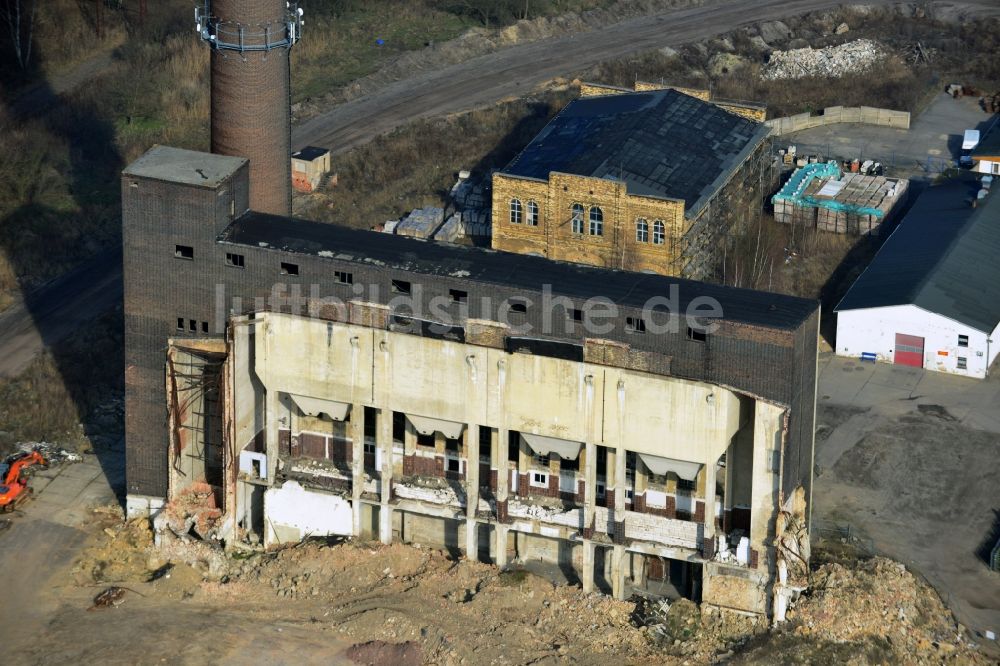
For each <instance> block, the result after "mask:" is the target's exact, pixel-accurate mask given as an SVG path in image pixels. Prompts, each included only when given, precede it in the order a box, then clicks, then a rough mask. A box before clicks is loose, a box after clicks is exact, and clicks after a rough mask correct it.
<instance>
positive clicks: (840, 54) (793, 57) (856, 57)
mask: <svg viewBox="0 0 1000 666" xmlns="http://www.w3.org/2000/svg"><path fill="white" fill-rule="evenodd" d="M885 57H886V52H885V50H884V49H883V48H882V45H881V44H879V43H878V42H875V41H872V40H870V39H858V40H855V41H853V42H848V43H846V44H841V45H840V46H831V47H829V48H825V49H812V48H805V49H794V50H792V51H774V52H773V53H771V58H770V60H769V61H768V63H767V65H766V66H765V67H764V71H763V74H762V76H763V78H764V79H767V80H776V79H800V78H803V77H807V76H824V77H838V76H843V75H844V74H850V73H854V72H866V71H869V70H870V69H872V68H873V67H875V65H877V64H878V63H880V62H881V61H882V60H883V59H885Z"/></svg>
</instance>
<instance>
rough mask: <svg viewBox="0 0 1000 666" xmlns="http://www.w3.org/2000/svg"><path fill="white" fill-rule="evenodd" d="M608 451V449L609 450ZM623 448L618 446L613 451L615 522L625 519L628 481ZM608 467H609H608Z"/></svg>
mask: <svg viewBox="0 0 1000 666" xmlns="http://www.w3.org/2000/svg"><path fill="white" fill-rule="evenodd" d="M609 453H610V451H609ZM625 458H626V456H625V449H624V448H619V449H618V450H617V451H616V452H615V463H614V465H615V466H614V470H615V522H621V521H623V520H625V489H626V488H627V487H628V482H627V480H626V478H625V462H626V460H625ZM608 465H609V466H610V465H611V461H610V460H609V461H608ZM609 469H610V467H609Z"/></svg>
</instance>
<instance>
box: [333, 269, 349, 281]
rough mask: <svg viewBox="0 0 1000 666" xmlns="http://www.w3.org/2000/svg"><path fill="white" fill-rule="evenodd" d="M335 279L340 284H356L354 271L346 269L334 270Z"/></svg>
mask: <svg viewBox="0 0 1000 666" xmlns="http://www.w3.org/2000/svg"><path fill="white" fill-rule="evenodd" d="M333 279H334V280H335V281H336V282H339V283H340V284H354V273H347V272H345V271H334V272H333Z"/></svg>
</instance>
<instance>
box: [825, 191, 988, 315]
mask: <svg viewBox="0 0 1000 666" xmlns="http://www.w3.org/2000/svg"><path fill="white" fill-rule="evenodd" d="M977 189H978V184H977V183H976V182H975V181H970V180H958V181H952V182H949V183H947V184H944V185H939V186H937V187H931V188H929V189H928V190H927V191H925V192H924V193H923V194H922V195H921V196H920V198H919V199H917V201H916V203H914V204H913V208H912V209H911V210H910V212H909V213H908V214H907V215H906V217H905V218H903V220H902V222H900V223H899V227H898V228H897V229H896V230H895V231H894V232H893V233H892V235H891V236H889V239H888V240H887V241H886V242H885V245H883V246H882V249H881V250H879V252H878V254H877V255H875V259H873V260H872V263H871V265H870V266H868V268H867V270H865V272H864V273H862V274H861V277H859V278H858V279H857V281H856V282H855V283H854V284H853V285H852V286H851V288H850V290H849V291H848V292H847V295H846V296H844V298H843V300H842V301H841V302H840V305H838V306H837V311H842V310H858V309H862V308H877V307H885V306H892V305H916V306H918V307H920V308H923V309H924V310H927V311H928V312H934V313H937V314H939V315H942V316H944V317H948V318H949V319H953V320H955V321H957V322H961V323H963V324H967V325H969V326H972V327H973V328H975V329H976V330H979V331H983V332H986V333H991V332H992V331H993V330H994V329H995V328H996V326H997V323H998V322H1000V262H998V261H997V257H1000V195H998V194H996V193H994V194H993V195H992V196H989V197H987V198H986V199H985V200H983V201H980V202H979V204H978V206H977V207H976V208H972V205H971V202H972V200H973V198H974V197H975V195H976V191H977Z"/></svg>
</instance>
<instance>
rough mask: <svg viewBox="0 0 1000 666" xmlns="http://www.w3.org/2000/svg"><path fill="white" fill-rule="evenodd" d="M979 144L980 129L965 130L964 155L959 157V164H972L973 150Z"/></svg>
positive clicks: (963, 138)
mask: <svg viewBox="0 0 1000 666" xmlns="http://www.w3.org/2000/svg"><path fill="white" fill-rule="evenodd" d="M978 145H979V130H965V136H963V137H962V156H961V157H959V158H958V164H959V166H964V167H971V166H972V151H973V150H974V149H975V148H976V146H978Z"/></svg>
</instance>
